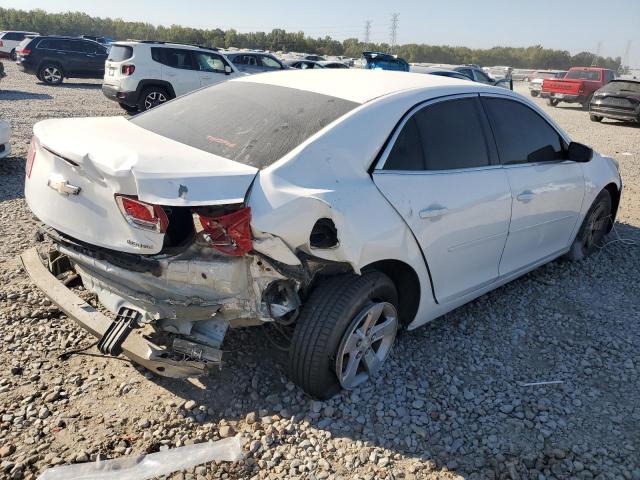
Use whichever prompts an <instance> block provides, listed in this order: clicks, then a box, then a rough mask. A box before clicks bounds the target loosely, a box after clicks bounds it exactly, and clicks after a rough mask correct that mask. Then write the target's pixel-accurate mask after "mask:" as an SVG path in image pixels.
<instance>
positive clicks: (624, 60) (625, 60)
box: [618, 40, 631, 75]
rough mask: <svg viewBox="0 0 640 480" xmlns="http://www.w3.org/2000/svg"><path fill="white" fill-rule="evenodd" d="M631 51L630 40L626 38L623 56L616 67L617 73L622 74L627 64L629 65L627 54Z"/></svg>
mask: <svg viewBox="0 0 640 480" xmlns="http://www.w3.org/2000/svg"><path fill="white" fill-rule="evenodd" d="M630 53H631V40H627V45H626V47H625V48H624V56H623V57H622V61H621V62H620V66H619V67H618V75H623V74H624V73H625V72H626V68H627V66H629V54H630Z"/></svg>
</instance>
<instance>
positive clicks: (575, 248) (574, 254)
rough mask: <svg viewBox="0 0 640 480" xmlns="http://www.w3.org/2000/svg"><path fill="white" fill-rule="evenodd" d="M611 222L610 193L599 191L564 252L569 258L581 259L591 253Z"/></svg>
mask: <svg viewBox="0 0 640 480" xmlns="http://www.w3.org/2000/svg"><path fill="white" fill-rule="evenodd" d="M610 222H611V195H610V194H609V192H608V191H607V190H603V191H601V192H600V193H599V194H598V196H597V197H596V199H595V200H594V201H593V204H592V205H591V208H590V209H589V211H588V212H587V214H586V215H585V217H584V221H583V222H582V225H581V226H580V230H579V231H578V234H577V235H576V238H575V240H574V241H573V243H572V244H571V249H570V250H569V252H568V253H567V254H566V257H567V258H568V259H569V260H582V259H583V258H586V257H588V256H589V255H591V254H592V253H593V252H594V251H595V250H596V249H597V248H598V247H599V246H600V243H601V242H602V239H603V238H604V236H605V235H606V234H607V231H608V230H609V225H610Z"/></svg>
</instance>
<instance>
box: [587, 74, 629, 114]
mask: <svg viewBox="0 0 640 480" xmlns="http://www.w3.org/2000/svg"><path fill="white" fill-rule="evenodd" d="M589 116H590V118H591V120H592V121H594V122H601V121H602V119H603V118H614V119H616V120H627V121H631V122H638V123H640V80H620V79H618V80H612V81H611V82H609V83H608V84H606V85H605V86H604V87H602V88H600V89H598V90H596V92H595V93H594V94H593V98H592V99H591V102H590V104H589Z"/></svg>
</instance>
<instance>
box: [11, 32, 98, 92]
mask: <svg viewBox="0 0 640 480" xmlns="http://www.w3.org/2000/svg"><path fill="white" fill-rule="evenodd" d="M16 54H17V63H18V66H19V67H20V69H21V70H22V71H24V72H26V73H30V74H32V75H36V76H37V77H38V79H39V80H40V81H42V82H44V83H47V84H49V85H60V84H61V83H62V81H63V80H64V79H65V78H102V76H103V75H104V63H105V60H106V59H107V49H106V48H105V47H104V46H103V45H101V44H99V43H98V42H94V41H92V40H85V39H83V38H73V37H58V36H47V37H42V36H37V37H27V38H25V39H24V40H23V41H22V42H21V43H20V45H19V46H18V47H17V48H16Z"/></svg>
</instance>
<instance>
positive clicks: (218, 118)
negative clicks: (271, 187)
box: [131, 81, 359, 169]
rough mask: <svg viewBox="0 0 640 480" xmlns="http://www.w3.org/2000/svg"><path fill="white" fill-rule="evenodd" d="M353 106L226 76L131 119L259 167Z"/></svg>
mask: <svg viewBox="0 0 640 480" xmlns="http://www.w3.org/2000/svg"><path fill="white" fill-rule="evenodd" d="M358 105H359V104H358V103H355V102H350V101H348V100H343V99H341V98H336V97H332V96H329V95H321V94H318V93H313V92H308V91H304V90H298V89H294V88H286V87H280V86H276V85H266V84H261V83H251V82H238V81H228V82H221V83H218V84H216V85H213V86H211V87H208V88H205V89H202V90H197V91H195V92H193V93H190V94H188V95H185V96H183V97H179V98H177V99H175V100H172V101H170V102H168V103H166V104H164V105H162V106H160V107H156V108H153V109H151V110H148V111H146V112H145V113H142V114H140V115H137V116H135V117H133V118H131V122H133V123H134V124H136V125H138V126H140V127H142V128H144V129H147V130H149V131H151V132H154V133H157V134H158V135H162V136H164V137H167V138H170V139H172V140H175V141H177V142H180V143H183V144H185V145H189V146H191V147H194V148H197V149H199V150H204V151H205V152H209V153H213V154H215V155H218V156H221V157H224V158H228V159H230V160H235V161H237V162H240V163H244V164H246V165H251V166H253V167H256V168H260V169H262V168H265V167H268V166H269V165H271V164H272V163H274V162H275V161H277V160H279V159H280V158H282V157H283V156H284V155H286V154H287V153H289V152H290V151H291V150H293V149H294V148H296V147H297V146H298V145H300V144H301V143H302V142H304V141H305V140H307V139H308V138H309V137H311V136H312V135H313V134H315V133H317V132H318V131H320V130H321V129H322V128H324V127H325V126H327V125H329V124H330V123H331V122H333V121H334V120H336V119H338V118H340V117H341V116H343V115H344V114H346V113H347V112H349V111H351V110H353V109H354V108H356V107H357V106H358Z"/></svg>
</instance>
